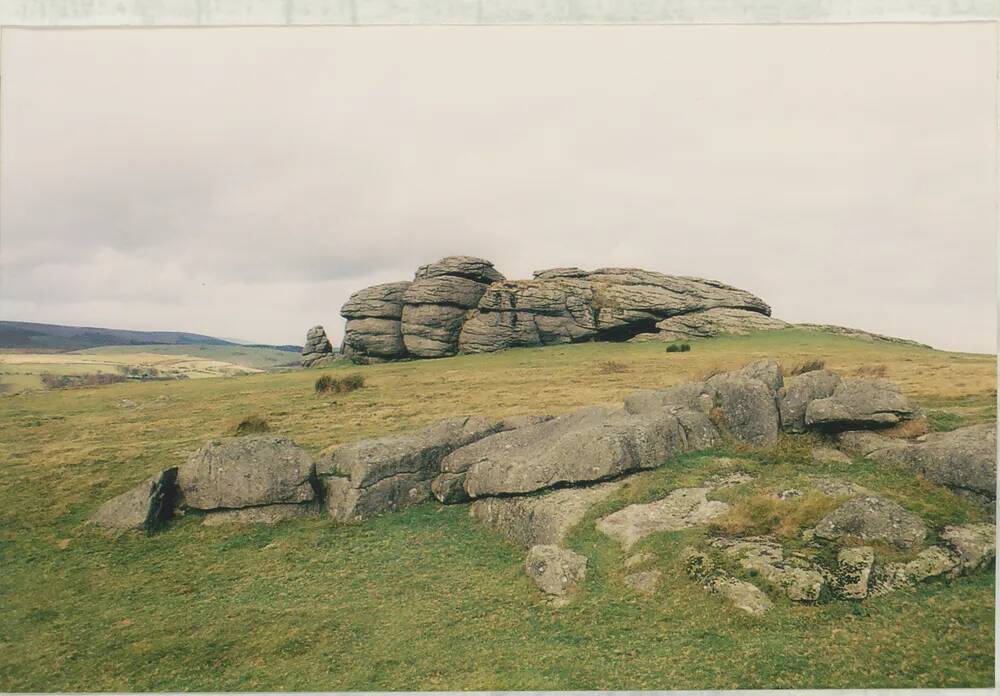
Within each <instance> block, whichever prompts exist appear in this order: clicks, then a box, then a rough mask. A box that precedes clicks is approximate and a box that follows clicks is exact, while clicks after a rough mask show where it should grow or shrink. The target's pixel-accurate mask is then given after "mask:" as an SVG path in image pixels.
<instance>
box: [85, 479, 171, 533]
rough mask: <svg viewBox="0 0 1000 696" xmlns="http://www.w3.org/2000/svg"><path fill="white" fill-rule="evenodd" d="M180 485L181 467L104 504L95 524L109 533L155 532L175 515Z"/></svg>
mask: <svg viewBox="0 0 1000 696" xmlns="http://www.w3.org/2000/svg"><path fill="white" fill-rule="evenodd" d="M176 481H177V467H171V468H169V469H166V470H165V471H161V472H160V473H158V474H157V475H156V476H153V477H151V478H148V479H146V480H145V481H143V482H142V483H140V484H139V485H138V486H136V487H135V488H132V489H130V490H128V491H126V492H124V493H122V494H121V495H119V496H117V497H115V498H112V499H111V500H109V501H108V502H106V503H104V505H102V506H101V507H100V508H98V510H97V512H96V513H94V516H93V517H92V518H91V522H93V523H94V524H96V525H97V526H99V527H106V528H108V529H144V530H146V531H147V532H155V531H156V530H157V529H159V528H160V527H162V526H163V524H164V523H165V522H166V521H167V520H168V519H170V517H171V516H172V515H173V510H174V502H175V498H176V493H177V492H176V486H175V483H176Z"/></svg>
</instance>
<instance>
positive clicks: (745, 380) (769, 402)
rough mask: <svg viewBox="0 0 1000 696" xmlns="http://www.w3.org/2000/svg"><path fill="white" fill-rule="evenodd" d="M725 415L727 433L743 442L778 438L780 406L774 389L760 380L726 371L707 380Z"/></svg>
mask: <svg viewBox="0 0 1000 696" xmlns="http://www.w3.org/2000/svg"><path fill="white" fill-rule="evenodd" d="M705 388H706V390H707V391H708V392H709V394H711V396H712V399H713V403H714V404H715V408H717V409H718V412H719V413H720V414H721V421H722V423H721V425H722V429H723V431H724V432H725V433H727V434H728V435H730V436H731V437H733V438H734V439H736V440H739V441H741V442H749V443H752V444H756V445H766V444H770V443H773V442H775V441H776V440H777V439H778V425H779V420H778V406H777V403H776V401H775V395H774V392H773V391H772V390H771V389H770V388H769V387H768V385H767V384H766V383H764V382H762V381H761V380H759V379H751V378H749V377H745V376H741V375H737V374H733V373H726V374H721V375H715V376H714V377H712V378H711V379H709V380H708V381H707V382H706V383H705Z"/></svg>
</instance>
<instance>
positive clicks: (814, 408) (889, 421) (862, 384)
mask: <svg viewBox="0 0 1000 696" xmlns="http://www.w3.org/2000/svg"><path fill="white" fill-rule="evenodd" d="M916 416H917V411H916V409H915V408H913V407H912V406H911V405H910V402H909V400H908V399H907V398H906V397H905V396H903V394H902V393H901V392H900V391H899V387H897V386H896V385H895V384H893V383H892V382H890V381H889V380H886V379H845V380H843V381H841V382H840V384H838V385H837V388H836V389H835V390H834V392H833V395H832V396H830V397H828V398H825V399H816V400H814V401H811V402H810V403H809V405H808V406H807V407H806V415H805V426H806V427H807V428H812V429H821V430H856V429H859V428H860V429H864V428H884V427H888V426H891V425H896V424H897V423H900V422H901V421H904V420H911V419H912V418H914V417H916Z"/></svg>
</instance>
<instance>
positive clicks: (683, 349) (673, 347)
mask: <svg viewBox="0 0 1000 696" xmlns="http://www.w3.org/2000/svg"><path fill="white" fill-rule="evenodd" d="M689 350H691V344H690V343H671V344H670V345H669V346H667V352H668V353H687V352H688V351H689Z"/></svg>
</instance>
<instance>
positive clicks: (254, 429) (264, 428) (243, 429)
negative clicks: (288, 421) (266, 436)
mask: <svg viewBox="0 0 1000 696" xmlns="http://www.w3.org/2000/svg"><path fill="white" fill-rule="evenodd" d="M270 429H271V427H270V426H269V425H268V424H267V420H266V419H264V418H262V417H261V416H247V417H246V418H244V419H243V420H241V421H240V422H239V424H238V425H237V426H236V430H235V432H236V435H237V436H240V435H252V434H254V433H266V432H268V431H269V430H270Z"/></svg>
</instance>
